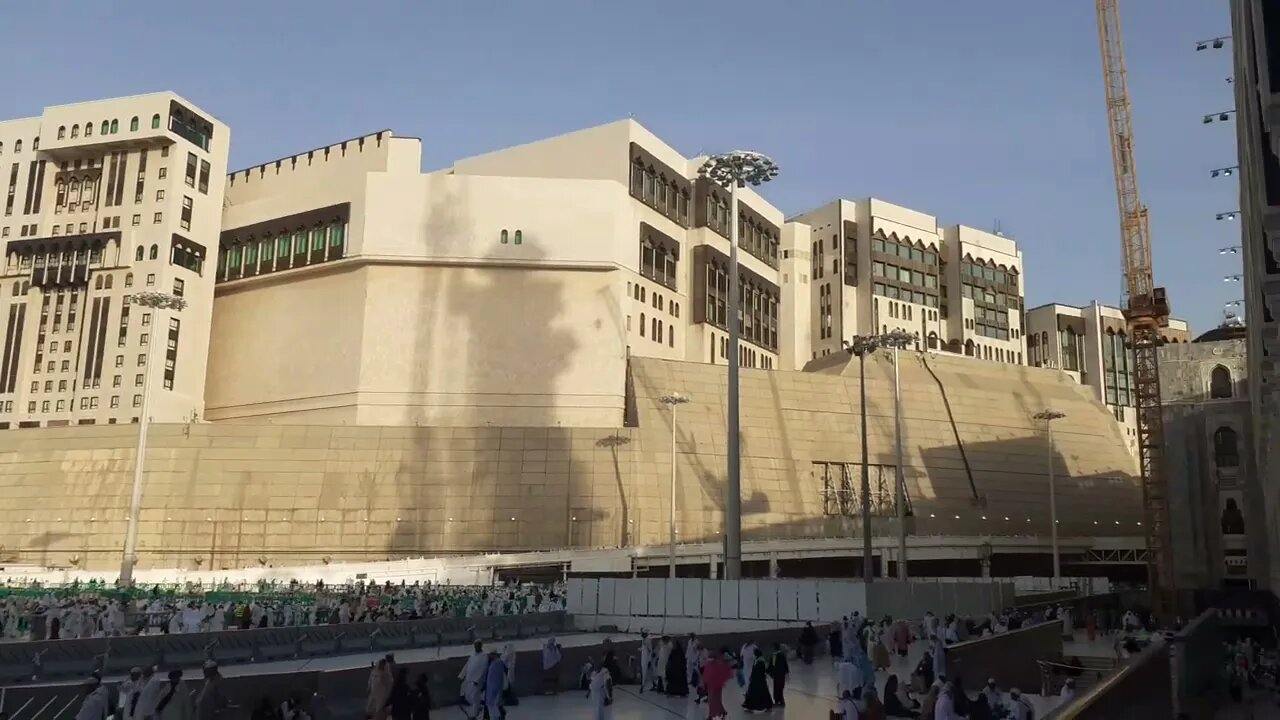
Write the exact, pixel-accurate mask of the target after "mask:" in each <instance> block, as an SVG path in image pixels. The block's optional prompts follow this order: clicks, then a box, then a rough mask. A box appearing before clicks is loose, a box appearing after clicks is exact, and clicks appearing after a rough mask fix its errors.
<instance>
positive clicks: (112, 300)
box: [0, 92, 231, 428]
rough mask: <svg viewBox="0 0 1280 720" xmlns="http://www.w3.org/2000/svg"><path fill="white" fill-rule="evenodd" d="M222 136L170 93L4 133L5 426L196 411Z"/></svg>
mask: <svg viewBox="0 0 1280 720" xmlns="http://www.w3.org/2000/svg"><path fill="white" fill-rule="evenodd" d="M230 139H231V138H230V131H229V130H228V128H227V127H226V126H225V125H223V124H221V123H219V122H218V121H217V120H215V119H214V118H213V117H212V116H211V115H209V114H208V113H205V112H204V111H202V110H200V109H199V108H197V107H196V106H195V105H193V104H192V103H190V102H188V101H186V100H184V99H182V98H180V97H178V96H177V95H174V94H173V93H167V92H166V93H155V94H150V95H139V96H134V97H127V98H118V99H114V100H103V101H97V102H86V103H76V104H72V105H58V106H54V107H49V108H45V110H44V112H43V113H42V114H41V115H40V116H39V117H32V118H26V119H20V120H10V121H6V122H0V172H3V171H7V172H3V174H4V176H5V179H6V180H7V195H6V199H5V205H4V216H3V218H2V219H0V241H2V242H3V245H4V254H5V265H4V271H3V275H0V318H3V322H4V343H3V353H2V354H0V428H4V427H35V426H41V425H44V426H58V425H69V424H94V423H104V424H108V423H128V422H131V421H136V420H137V419H138V415H139V412H140V407H141V405H142V395H143V393H144V392H146V393H148V394H149V397H150V399H149V402H150V414H151V415H152V416H153V417H155V418H156V419H158V420H165V421H176V420H181V419H191V418H195V417H198V416H199V415H200V414H201V413H202V411H203V408H204V385H205V364H206V362H207V359H208V354H209V352H208V351H209V348H208V340H209V324H210V318H211V313H212V310H213V272H212V271H211V270H212V268H210V267H206V261H207V260H208V259H209V258H211V257H212V256H213V255H214V254H215V253H216V250H217V242H218V229H219V227H220V226H221V223H222V193H223V177H224V175H225V173H226V160H227V150H228V148H229V147H230ZM141 291H154V292H163V293H167V294H172V295H177V296H181V297H182V298H183V299H185V300H186V302H187V308H186V309H185V310H183V311H181V312H178V313H174V312H172V311H163V310H161V311H157V310H152V309H150V308H143V307H140V306H137V307H134V306H131V304H130V298H129V296H130V295H132V294H134V293H138V292H141ZM156 344H159V345H160V348H159V349H156V348H155V347H154V346H155V345H156ZM149 363H150V364H153V365H155V366H156V367H153V368H152V371H151V372H150V373H148V372H147V365H148V364H149ZM144 385H146V387H145V388H144Z"/></svg>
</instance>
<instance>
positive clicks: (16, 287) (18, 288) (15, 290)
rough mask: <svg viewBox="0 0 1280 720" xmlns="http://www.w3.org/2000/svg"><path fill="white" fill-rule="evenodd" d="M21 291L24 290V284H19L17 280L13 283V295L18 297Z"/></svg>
mask: <svg viewBox="0 0 1280 720" xmlns="http://www.w3.org/2000/svg"><path fill="white" fill-rule="evenodd" d="M21 291H22V285H20V284H18V283H16V282H15V283H14V284H13V296H14V297H17V296H18V293H19V292H21Z"/></svg>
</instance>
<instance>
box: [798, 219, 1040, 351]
mask: <svg viewBox="0 0 1280 720" xmlns="http://www.w3.org/2000/svg"><path fill="white" fill-rule="evenodd" d="M794 220H795V221H796V222H798V223H801V224H804V225H807V226H808V227H809V231H810V239H809V248H808V258H809V277H810V278H811V279H812V280H811V283H810V292H809V302H810V304H811V306H812V310H811V311H810V322H809V324H810V330H809V332H810V335H811V338H812V346H811V347H812V349H811V355H812V357H813V358H818V357H821V356H824V355H830V354H832V353H835V352H840V351H842V348H843V347H844V343H845V342H847V341H848V340H849V339H850V338H852V337H853V336H854V335H869V334H875V333H885V332H889V331H890V330H902V331H905V332H908V333H911V334H912V335H915V336H916V337H917V349H929V350H937V351H944V352H952V353H955V354H960V355H968V356H971V357H979V358H983V359H985V360H993V361H997V362H1007V363H1012V364H1022V363H1023V362H1024V358H1025V341H1024V339H1023V336H1022V328H1021V310H1022V307H1023V303H1024V296H1025V292H1024V289H1023V279H1022V252H1021V251H1020V250H1018V249H1017V247H1016V246H1015V244H1014V243H1013V241H1012V240H1010V239H1008V238H1005V237H1001V236H997V235H992V234H990V233H985V232H982V231H980V230H975V229H973V228H970V227H965V226H963V225H956V226H952V227H939V225H938V221H937V219H936V218H934V217H933V216H932V215H926V214H924V213H920V212H916V211H914V210H909V209H907V208H904V207H899V206H897V205H893V204H891V203H887V202H885V201H883V200H879V199H876V198H867V199H865V200H856V201H855V200H836V201H834V202H831V203H828V204H827V205H824V206H822V207H820V208H817V209H815V210H811V211H808V212H805V213H801V214H800V215H798V216H796V217H795V218H794ZM801 250H803V249H801Z"/></svg>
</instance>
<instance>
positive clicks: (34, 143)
mask: <svg viewBox="0 0 1280 720" xmlns="http://www.w3.org/2000/svg"><path fill="white" fill-rule="evenodd" d="M39 149H40V138H32V139H31V150H32V152H34V151H36V150H39Z"/></svg>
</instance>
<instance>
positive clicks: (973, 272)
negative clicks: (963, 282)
mask: <svg viewBox="0 0 1280 720" xmlns="http://www.w3.org/2000/svg"><path fill="white" fill-rule="evenodd" d="M960 276H961V277H962V278H973V279H974V280H986V281H987V282H992V283H995V284H997V285H1012V286H1013V287H1014V288H1017V286H1018V269H1017V268H1005V266H1004V265H1000V266H998V267H993V266H991V265H985V264H982V263H976V262H972V261H969V260H962V261H961V262H960Z"/></svg>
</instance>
